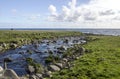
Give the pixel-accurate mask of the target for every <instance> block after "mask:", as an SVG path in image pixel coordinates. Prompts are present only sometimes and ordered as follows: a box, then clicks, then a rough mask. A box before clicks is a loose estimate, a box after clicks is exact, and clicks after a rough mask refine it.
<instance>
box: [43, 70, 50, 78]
mask: <svg viewBox="0 0 120 79" xmlns="http://www.w3.org/2000/svg"><path fill="white" fill-rule="evenodd" d="M51 73H52V72H51V71H47V72H45V74H43V76H44V77H52V74H51Z"/></svg>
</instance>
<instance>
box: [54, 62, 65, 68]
mask: <svg viewBox="0 0 120 79" xmlns="http://www.w3.org/2000/svg"><path fill="white" fill-rule="evenodd" d="M55 65H56V66H58V67H59V68H60V69H62V68H63V64H62V63H55Z"/></svg>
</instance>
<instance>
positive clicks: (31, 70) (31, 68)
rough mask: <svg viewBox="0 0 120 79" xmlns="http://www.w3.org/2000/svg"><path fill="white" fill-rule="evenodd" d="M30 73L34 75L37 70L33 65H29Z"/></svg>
mask: <svg viewBox="0 0 120 79" xmlns="http://www.w3.org/2000/svg"><path fill="white" fill-rule="evenodd" d="M28 72H29V73H34V72H35V68H34V67H33V66H31V65H28Z"/></svg>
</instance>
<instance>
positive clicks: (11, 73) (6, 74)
mask: <svg viewBox="0 0 120 79" xmlns="http://www.w3.org/2000/svg"><path fill="white" fill-rule="evenodd" d="M4 77H5V78H6V79H7V78H10V79H20V78H19V77H18V75H17V74H16V73H15V71H13V70H12V69H7V70H5V72H4Z"/></svg>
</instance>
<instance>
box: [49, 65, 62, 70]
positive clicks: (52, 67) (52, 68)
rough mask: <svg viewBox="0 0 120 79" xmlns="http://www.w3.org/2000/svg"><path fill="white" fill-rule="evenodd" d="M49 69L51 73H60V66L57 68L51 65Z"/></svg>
mask: <svg viewBox="0 0 120 79" xmlns="http://www.w3.org/2000/svg"><path fill="white" fill-rule="evenodd" d="M49 69H50V70H51V71H60V68H59V67H58V66H56V65H50V66H49Z"/></svg>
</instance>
